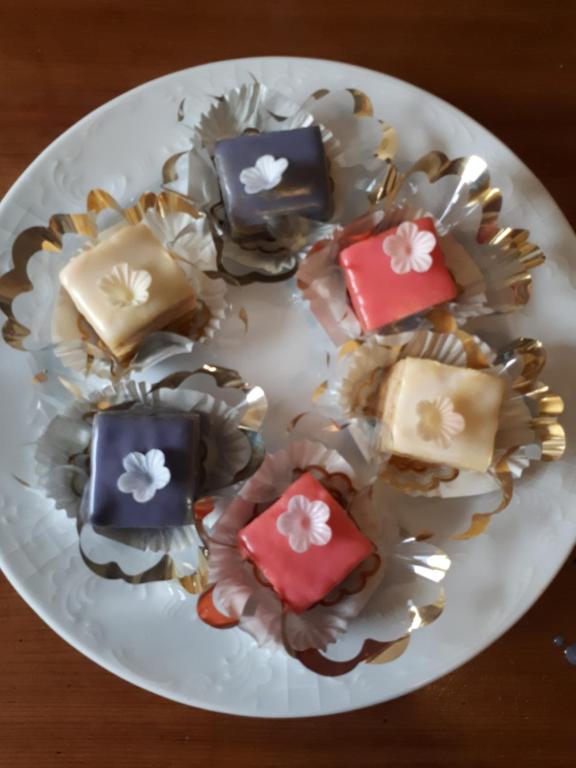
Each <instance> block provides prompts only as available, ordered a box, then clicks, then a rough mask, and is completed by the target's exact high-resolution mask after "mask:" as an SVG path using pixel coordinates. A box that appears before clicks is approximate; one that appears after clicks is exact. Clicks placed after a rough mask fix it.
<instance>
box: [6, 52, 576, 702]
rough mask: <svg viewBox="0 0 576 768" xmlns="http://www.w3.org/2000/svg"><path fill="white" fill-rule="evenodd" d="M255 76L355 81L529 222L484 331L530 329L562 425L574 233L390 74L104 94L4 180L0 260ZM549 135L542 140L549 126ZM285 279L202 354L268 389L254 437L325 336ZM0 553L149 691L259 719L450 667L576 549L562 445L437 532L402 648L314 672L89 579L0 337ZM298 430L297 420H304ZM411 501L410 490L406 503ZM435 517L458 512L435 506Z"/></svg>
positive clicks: (155, 591) (570, 369)
mask: <svg viewBox="0 0 576 768" xmlns="http://www.w3.org/2000/svg"><path fill="white" fill-rule="evenodd" d="M249 73H252V74H253V75H255V76H256V77H257V78H259V79H261V80H262V81H263V82H265V83H266V84H267V85H269V86H271V87H276V88H279V89H281V90H283V91H285V92H286V93H287V94H292V95H293V96H294V97H295V98H296V99H297V100H302V99H303V98H305V97H306V96H307V95H309V94H310V93H311V92H312V91H314V90H316V89H318V88H320V87H328V88H334V89H337V88H345V87H356V88H361V89H362V90H364V91H365V92H366V93H368V94H369V95H370V96H371V98H372V100H373V102H374V106H375V110H376V114H377V115H378V116H379V117H382V118H384V119H385V120H387V121H388V122H391V123H392V124H393V125H394V126H395V127H396V128H397V129H398V131H399V132H400V135H401V146H400V152H399V159H400V160H409V159H411V158H415V157H417V156H418V155H420V154H422V153H423V152H425V151H428V150H429V149H440V150H443V151H444V152H446V153H447V154H449V155H451V156H459V155H466V154H470V153H475V154H480V155H482V156H483V157H484V158H485V159H486V160H487V161H488V163H489V165H490V167H491V169H493V170H492V178H493V181H494V182H495V183H496V184H498V185H499V186H500V187H501V189H502V190H503V193H504V200H505V206H504V211H503V215H502V221H504V222H506V223H508V224H511V225H517V226H525V227H528V228H530V230H531V234H532V239H533V240H534V241H535V242H537V243H539V244H540V245H541V246H542V247H543V248H544V251H545V252H546V253H547V254H548V256H549V260H548V262H547V263H546V265H545V266H543V267H540V268H539V269H538V271H537V274H536V277H535V291H534V298H533V301H532V302H531V304H530V305H529V308H528V309H527V310H526V311H523V312H522V313H520V314H517V315H515V316H514V317H505V318H501V319H490V320H488V321H486V324H485V326H486V328H487V329H488V328H489V330H490V336H491V338H496V337H500V338H502V339H505V338H507V337H508V338H511V337H513V336H516V335H528V336H536V337H537V338H540V339H542V340H543V341H544V342H545V343H546V345H547V347H548V349H549V365H548V368H547V371H546V377H545V378H546V380H547V382H548V383H549V384H550V385H551V386H553V387H554V388H555V389H556V390H557V391H558V392H559V393H560V394H561V395H563V396H564V397H565V399H566V401H567V405H568V414H567V416H566V418H565V420H564V423H565V426H566V427H567V429H568V438H569V442H570V436H571V432H572V431H573V427H574V415H573V410H572V409H573V405H574V403H573V398H572V393H573V391H574V390H575V384H576V382H575V381H574V370H575V367H574V366H573V365H572V366H571V361H572V360H573V359H574V358H573V354H574V333H573V328H574V323H575V321H576V304H575V303H574V299H575V296H574V287H575V285H576V284H575V281H574V272H573V271H572V273H571V274H570V265H569V259H570V258H572V257H573V253H574V250H575V246H576V242H575V238H574V234H573V232H572V231H571V229H570V227H569V226H568V223H567V222H566V220H565V219H564V217H563V215H562V214H561V212H560V211H559V209H558V208H557V206H556V205H555V203H554V201H553V200H552V199H551V198H550V196H549V195H548V193H547V192H546V190H545V189H544V188H543V187H542V185H541V184H540V183H539V182H538V181H537V179H536V178H534V176H533V175H532V174H531V173H530V171H529V170H528V169H527V168H526V167H525V166H524V165H523V164H522V163H521V162H520V160H519V159H518V158H517V157H515V156H514V155H513V154H512V153H511V152H510V150H508V149H507V148H506V147H505V146H504V145H503V144H501V143H500V142H499V141H498V140H497V139H496V138H495V137H494V136H492V135H491V134H490V133H488V131H486V130H485V129H484V128H482V127H481V126H480V125H478V124H477V123H475V122H474V121H473V120H471V119H470V118H469V117H467V116H466V115H464V114H462V113H461V112H459V111H458V110H456V109H455V108H454V107H451V106H450V105H448V104H446V103H445V102H443V101H441V100H440V99H437V98H435V97H434V96H432V95H430V94H428V93H426V92H424V91H421V90H419V89H418V88H415V87H414V86H411V85H408V84H407V83H403V82H401V81H399V80H395V79H393V78H390V77H387V76H385V75H381V74H378V73H376V72H371V71H368V70H365V69H360V68H358V67H353V66H349V65H346V64H339V63H336V62H328V61H315V60H306V59H288V58H269V59H245V60H240V61H227V62H219V63H214V64H208V65H205V66H201V67H195V68H194V69H190V70H186V71H184V72H179V73H176V74H173V75H169V76H168V77H164V78H162V79H160V80H156V81H154V82H151V83H148V84H146V85H143V86H142V87H140V88H137V89H136V90H134V91H131V92H130V93H128V94H125V95H123V96H121V97H119V98H118V99H115V100H114V101H112V102H110V103H109V104H106V105H105V106H103V107H101V108H100V109H98V110H96V111H95V112H94V113H92V114H91V115H89V116H88V117H86V118H85V119H84V120H82V121H80V122H79V123H78V124H77V125H75V126H74V127H73V128H71V129H70V130H69V131H68V132H67V133H66V134H64V135H63V136H61V137H60V138H59V139H58V140H57V141H56V142H54V144H52V145H51V146H50V147H49V148H48V149H47V150H46V151H45V152H44V153H43V154H42V155H41V156H40V157H39V158H38V159H37V160H36V161H35V162H34V163H33V164H32V165H31V166H30V168H28V169H27V170H26V172H25V173H24V174H23V175H22V176H21V178H20V179H19V180H18V181H17V183H16V184H15V185H14V187H13V188H12V189H11V190H10V192H9V193H8V195H7V196H6V198H5V199H4V201H3V203H2V205H1V206H0V238H1V245H2V248H3V251H4V261H3V265H2V269H3V270H4V269H5V268H6V266H7V264H8V258H9V256H8V254H9V247H10V243H11V240H12V238H13V235H14V234H15V233H17V232H19V231H21V230H22V229H24V228H25V227H28V226H31V225H34V224H41V223H44V222H45V221H46V220H47V218H48V216H49V215H50V214H52V213H54V212H56V211H67V212H69V211H73V210H78V211H80V210H83V206H84V202H85V195H86V192H87V191H88V190H89V189H90V188H93V187H104V188H107V189H108V190H109V191H110V192H112V193H113V194H115V195H116V196H117V197H118V198H119V199H121V200H122V201H123V202H127V201H128V200H129V199H130V198H132V197H134V196H136V195H138V194H139V193H141V192H142V191H143V190H145V189H146V188H150V187H155V186H156V185H157V184H158V175H159V169H160V167H161V164H162V162H163V161H164V160H165V159H166V158H167V157H168V156H169V155H170V154H172V153H174V152H177V151H179V150H182V149H185V148H186V147H187V145H188V131H187V130H186V128H185V127H183V126H182V125H181V124H178V123H177V121H176V119H175V116H176V111H177V107H178V104H179V103H180V102H181V100H182V99H183V98H184V97H185V96H187V97H189V102H188V103H190V102H192V103H194V100H197V104H198V109H199V110H200V109H201V108H202V107H205V105H206V104H207V96H208V95H215V94H219V93H222V92H223V91H225V90H227V89H228V88H230V87H232V86H234V85H235V84H237V83H238V82H239V81H241V80H245V79H246V77H247V75H248V74H249ZM549 140H550V141H553V136H552V135H550V137H549ZM293 290H294V289H293V288H291V287H290V286H289V285H286V284H283V285H278V286H273V287H264V286H253V287H250V288H247V289H245V290H244V291H243V292H242V294H236V296H235V303H236V310H237V309H238V308H239V307H240V306H245V307H246V308H247V310H248V314H249V321H250V328H249V332H248V334H247V335H246V337H245V339H244V342H243V345H242V347H238V346H234V345H233V344H232V343H231V341H230V340H228V342H227V341H226V339H227V337H226V334H223V335H222V336H221V337H220V338H221V340H220V342H219V343H218V344H217V345H215V346H213V347H212V348H211V349H210V350H209V351H208V350H204V351H203V352H202V353H201V354H202V356H203V358H204V359H210V360H213V361H215V362H220V363H222V364H225V365H228V366H231V367H236V368H238V369H239V370H240V371H241V372H242V373H243V375H244V376H245V377H246V378H247V379H248V380H250V381H252V382H254V383H256V382H257V383H259V384H261V385H263V386H264V387H265V388H266V389H267V392H268V395H269V398H270V401H271V402H272V404H273V405H272V414H271V418H270V420H269V424H268V428H267V434H266V436H267V438H268V440H269V442H270V444H271V445H272V446H274V445H279V444H280V443H281V442H282V440H285V439H286V431H285V430H286V424H287V422H288V420H289V419H290V418H291V417H292V416H294V415H295V414H296V413H298V412H300V411H302V410H304V409H305V407H306V405H303V403H307V402H308V398H309V393H310V391H311V389H310V388H311V386H312V383H313V382H316V383H317V375H316V374H317V371H316V374H315V367H316V366H317V364H318V363H317V361H318V360H319V359H320V358H321V357H323V350H324V349H325V348H327V347H328V342H327V340H326V339H325V337H324V335H323V333H322V331H321V330H320V329H319V328H317V327H316V326H315V324H314V322H313V320H312V319H311V317H310V316H309V315H308V313H306V312H304V311H302V309H301V308H296V307H295V306H294V302H293ZM0 366H1V370H2V376H1V377H0V402H1V403H2V408H1V410H0V434H1V435H3V439H2V441H1V442H0V466H1V467H2V478H1V486H0V487H1V488H2V493H1V496H0V531H1V534H0V562H1V564H2V567H3V569H4V572H5V573H6V575H7V577H8V579H9V580H10V581H11V582H12V584H13V585H14V587H15V588H16V589H17V590H18V592H19V593H20V594H21V595H22V597H23V598H24V599H25V600H26V601H27V602H28V603H29V604H30V605H31V606H32V607H33V608H34V610H35V611H36V612H37V613H38V614H39V615H40V616H41V617H42V618H43V619H44V621H46V622H47V623H48V624H49V625H50V626H51V627H52V628H53V629H54V630H55V631H56V632H58V633H59V634H60V635H61V636H62V637H64V638H65V639H66V640H67V641H68V642H69V643H70V644H71V645H73V646H74V647H76V648H77V649H78V650H80V651H82V652H83V653H84V654H86V655H87V656H89V657H90V658H91V659H93V660H94V661H96V662H97V663H99V664H101V665H102V666H103V667H106V668H107V669H109V670H110V671H112V672H114V673H115V674H117V675H119V676H120V677H123V678H125V679H126V680H128V681H130V682H132V683H134V684H136V685H139V686H142V687H143V688H147V689H148V690H150V691H154V692H155V693H158V694H160V695H162V696H166V697H168V698H171V699H174V700H177V701H181V702H184V703H186V704H191V705H195V706H199V707H205V708H207V709H213V710H219V711H224V712H233V713H237V714H244V715H255V716H260V717H273V716H274V717H283V716H290V717H291V716H295V717H302V716H308V715H320V714H328V713H332V712H339V711H345V710H350V709H354V708H357V707H363V706H366V705H369V704H374V703H377V702H381V701H386V700H388V699H392V698H394V697H396V696H400V695H402V694H405V693H407V692H409V691H412V690H414V689H416V688H419V687H420V686H423V685H425V684H426V683H429V682H430V681H432V680H434V679H436V678H438V677H440V676H442V675H444V674H446V673H447V672H448V671H450V670H452V669H454V668H455V667H457V666H459V665H460V664H463V663H464V662H466V661H468V660H469V659H471V658H472V657H473V656H474V655H475V654H477V653H479V652H480V651H481V650H483V649H484V648H486V647H487V646H488V645H489V644H490V643H492V642H493V641H494V640H495V639H496V638H497V637H498V636H499V635H500V634H502V633H503V632H505V631H506V630H507V629H508V628H509V627H510V626H511V625H512V624H513V623H514V622H515V621H517V619H518V618H519V617H520V616H521V615H522V614H523V613H524V612H525V611H526V610H527V609H528V608H529V607H530V606H531V605H532V603H533V602H534V601H535V600H536V599H537V598H538V597H539V595H540V594H541V593H542V591H543V590H544V589H545V588H546V586H547V585H548V584H549V582H550V581H551V579H552V578H553V577H554V575H555V574H556V572H557V570H558V568H559V567H560V565H561V564H562V562H563V561H564V559H565V558H566V556H567V555H568V553H569V551H570V549H571V547H572V546H573V543H574V535H575V530H576V505H575V504H574V503H573V497H574V490H575V488H576V476H575V475H574V473H573V471H572V468H571V466H570V462H571V458H572V456H573V453H572V451H571V449H569V452H568V455H567V458H566V459H565V460H564V461H562V462H559V463H558V464H555V465H548V466H543V465H540V466H539V467H537V468H536V470H535V471H532V472H529V473H527V476H526V477H525V478H523V480H522V482H521V483H520V484H519V485H518V489H517V491H516V493H515V496H514V499H513V501H512V504H511V505H510V507H509V508H508V509H507V510H506V511H505V512H503V513H502V514H500V515H499V516H498V517H497V519H495V520H494V521H493V523H492V525H491V526H490V528H489V529H488V533H487V534H485V535H483V536H482V537H480V538H478V539H475V540H474V541H471V542H468V543H447V545H446V548H447V550H448V552H449V553H450V554H451V555H452V557H453V560H454V567H453V569H452V571H451V573H450V574H449V577H448V580H447V598H448V602H447V608H446V611H445V613H444V614H443V616H442V617H441V619H440V620H439V621H437V622H436V623H435V624H433V625H432V626H431V627H429V628H427V629H426V630H423V631H421V632H418V633H416V634H415V636H414V638H413V641H412V642H411V644H410V646H409V649H408V651H407V652H406V653H405V654H404V655H403V656H402V657H401V658H400V659H399V660H397V661H396V662H394V663H392V664H388V665H384V666H381V667H374V666H366V665H363V666H361V667H359V668H358V669H356V670H355V671H354V672H353V673H351V674H350V675H348V676H346V677H342V678H337V679H326V678H321V677H317V676H315V675H313V674H312V673H310V672H308V671H307V670H305V669H304V668H303V667H301V666H300V665H299V664H298V663H297V662H295V661H293V660H292V659H290V658H288V657H286V656H284V655H282V654H275V655H269V654H268V652H265V651H261V650H258V649H257V648H256V647H255V646H254V644H253V642H252V641H251V639H250V638H249V637H248V636H246V635H244V634H243V633H241V632H240V631H235V630H228V631H216V630H213V629H211V628H209V627H208V626H205V625H204V624H202V622H201V621H200V620H199V619H198V618H197V617H196V612H195V605H194V602H195V598H192V597H191V596H188V595H185V594H184V593H183V592H182V590H180V589H179V588H178V587H176V586H173V585H170V584H166V583H162V584H155V585H150V586H144V587H133V586H129V585H127V584H124V583H115V582H109V581H105V580H102V579H98V578H97V577H96V576H93V575H91V574H90V573H89V572H88V570H87V569H86V568H85V567H84V566H83V564H82V562H81V560H80V557H79V555H78V551H77V543H76V532H75V527H74V524H73V523H72V522H71V521H69V520H67V519H66V518H65V517H64V516H63V515H61V514H59V513H57V512H55V511H53V510H51V509H50V507H49V505H48V504H47V503H46V502H44V501H43V500H42V499H41V498H39V497H37V496H35V495H34V494H32V493H31V492H29V491H26V490H25V489H24V488H23V487H22V486H20V485H18V484H17V483H16V482H15V481H14V480H13V479H12V476H11V473H12V472H13V471H15V470H16V471H17V468H18V467H17V451H16V448H17V445H18V444H21V443H25V442H26V441H28V440H30V439H31V438H32V437H33V435H34V431H35V423H34V422H35V409H34V397H33V392H32V386H31V384H30V369H29V363H28V360H27V357H26V356H25V355H23V354H21V353H17V352H14V351H13V350H11V349H8V348H7V347H5V346H4V345H2V348H1V349H0ZM299 434H300V435H302V432H299ZM409 504H410V505H411V504H412V502H408V501H407V502H406V509H408V508H409ZM445 514H446V523H447V526H446V527H447V529H450V528H452V529H454V527H455V526H457V525H458V521H459V520H461V518H462V515H463V514H464V511H463V509H462V508H460V507H459V506H458V505H454V503H453V502H450V504H449V505H448V506H447V508H446V512H445Z"/></svg>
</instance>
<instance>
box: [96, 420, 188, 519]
mask: <svg viewBox="0 0 576 768" xmlns="http://www.w3.org/2000/svg"><path fill="white" fill-rule="evenodd" d="M200 432H201V417H200V415H199V414H196V413H185V412H181V413H180V412H176V411H147V412H139V413H137V412H132V411H118V412H115V411H108V412H104V413H100V414H98V415H97V416H96V418H95V420H94V429H93V437H92V447H91V474H90V491H89V517H90V521H91V522H92V523H93V524H94V525H97V526H109V527H113V528H169V527H173V526H177V525H184V524H186V523H189V522H190V521H191V520H190V517H191V512H192V504H193V501H194V497H195V494H196V492H197V491H198V486H199V471H200V462H199V453H200ZM154 452H156V454H159V453H161V454H162V456H161V458H162V461H160V457H159V456H158V455H155V454H154ZM135 454H140V455H141V456H142V457H144V458H146V457H148V458H149V459H150V460H149V461H148V462H147V465H148V466H144V463H143V462H142V461H141V462H139V463H140V465H141V467H140V468H141V469H142V471H143V472H144V471H145V472H147V473H149V477H148V478H147V480H148V481H149V482H148V485H149V486H150V488H149V489H147V488H142V491H143V493H142V494H141V495H140V499H142V498H143V499H144V500H139V499H138V498H136V494H135V493H134V490H135V488H136V484H135V483H133V482H130V481H131V480H132V479H134V478H133V473H134V469H135V467H134V462H130V461H127V459H128V457H130V456H132V457H133V456H134V455H135ZM166 470H167V472H166ZM131 476H132V477H131ZM144 485H145V484H144ZM152 486H153V487H152Z"/></svg>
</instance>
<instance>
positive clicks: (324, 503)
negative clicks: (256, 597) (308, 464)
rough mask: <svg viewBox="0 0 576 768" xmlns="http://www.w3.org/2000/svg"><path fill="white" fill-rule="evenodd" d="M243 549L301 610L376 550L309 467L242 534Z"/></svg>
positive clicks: (278, 590) (291, 604)
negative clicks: (311, 472)
mask: <svg viewBox="0 0 576 768" xmlns="http://www.w3.org/2000/svg"><path fill="white" fill-rule="evenodd" d="M238 542H239V546H240V549H241V551H242V553H243V555H244V556H245V557H246V558H247V559H249V560H251V561H252V562H253V563H254V564H255V565H256V566H257V568H258V569H259V570H260V571H261V572H262V574H263V575H264V576H265V577H266V578H267V579H268V581H269V582H270V584H271V585H272V587H273V589H274V590H275V592H276V593H277V594H278V596H279V597H280V599H281V600H282V601H283V603H284V604H285V605H287V606H288V607H289V608H290V609H291V610H292V611H294V612H295V613H301V612H302V611H305V610H307V609H308V608H310V607H311V606H313V605H315V604H316V603H318V602H319V601H321V600H322V599H323V598H324V597H326V595H327V594H328V593H329V592H330V591H331V590H332V589H334V587H336V586H337V585H338V584H340V583H341V582H342V581H343V580H344V579H345V578H346V576H348V574H349V573H350V572H351V571H352V570H353V569H354V568H356V566H357V565H359V564H360V563H361V562H363V561H364V560H365V559H366V558H367V557H368V556H369V555H370V554H371V553H372V551H373V545H372V543H371V542H370V541H369V540H368V539H367V538H366V537H365V536H364V535H363V534H362V533H361V532H360V531H359V529H358V528H357V527H356V525H355V523H354V522H353V520H352V519H351V518H350V516H349V515H348V514H347V512H346V511H345V510H344V509H343V508H342V507H341V506H340V504H338V502H337V501H336V500H335V499H334V498H333V496H332V495H331V494H330V493H329V492H328V491H327V490H326V489H325V488H324V486H323V485H322V484H321V483H320V482H319V481H318V480H316V478H315V477H314V476H313V475H312V474H310V473H306V474H303V475H301V477H300V478H299V479H298V480H296V482H294V483H292V485H290V486H289V487H288V488H287V489H286V491H284V493H283V494H282V496H281V497H280V498H279V499H278V500H277V501H276V502H275V503H274V504H272V506H270V507H268V509H266V510H265V511H264V512H262V514H260V515H259V516H258V517H256V518H255V519H254V520H253V521H252V522H251V523H249V525H247V526H246V527H245V528H243V529H242V530H241V531H240V532H239V534H238Z"/></svg>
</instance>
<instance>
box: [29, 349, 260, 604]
mask: <svg viewBox="0 0 576 768" xmlns="http://www.w3.org/2000/svg"><path fill="white" fill-rule="evenodd" d="M141 408H145V409H147V410H149V409H154V408H170V409H172V410H182V411H185V412H190V411H194V412H200V413H204V414H206V417H207V419H208V421H209V423H210V435H209V437H208V438H207V439H206V440H204V443H203V453H204V455H203V462H202V469H203V482H202V486H203V489H204V492H205V493H212V492H215V491H220V490H221V489H225V488H233V487H235V486H236V485H237V484H238V483H241V482H242V481H244V480H245V479H246V478H247V477H250V476H251V475H252V474H253V473H254V472H255V471H256V469H257V468H258V467H259V466H260V464H261V462H262V460H263V457H264V448H263V443H262V438H261V435H260V429H261V427H262V423H263V421H264V418H265V415H266V411H267V400H266V396H265V394H264V391H263V390H262V389H261V388H260V387H258V386H252V385H250V384H248V383H247V382H245V381H244V380H243V379H242V378H241V377H240V375H239V374H238V373H237V372H236V371H233V370H231V369H227V368H222V367H219V366H215V365H210V364H205V365H203V366H202V367H201V368H199V369H197V370H196V371H192V372H190V371H187V372H180V373H175V374H172V375H170V376H167V377H166V378H164V379H162V380H161V381H157V382H156V383H153V384H147V383H144V382H135V381H121V382H117V383H116V384H111V385H109V386H108V387H105V388H103V389H102V390H99V391H98V392H94V393H92V394H89V395H85V396H84V397H78V398H76V399H74V400H73V401H72V402H71V403H70V404H69V405H68V406H67V407H66V408H65V409H64V410H63V411H61V412H60V413H58V414H57V415H55V416H54V417H53V418H52V419H51V420H50V422H49V424H48V425H47V428H46V429H45V431H44V432H43V434H42V436H41V437H40V439H39V440H38V443H37V445H36V450H35V460H36V470H35V479H34V481H33V483H32V485H33V487H35V488H36V489H37V490H38V491H39V492H41V493H43V494H44V495H45V496H47V498H49V499H50V500H51V501H52V503H53V504H54V506H55V507H56V509H61V510H63V511H65V512H66V514H67V515H68V516H69V517H71V518H75V519H76V523H77V527H78V533H79V543H80V553H81V556H82V558H83V560H84V562H85V563H86V565H87V566H88V567H89V568H90V569H91V570H92V571H93V572H94V573H96V574H97V575H99V576H102V577H103V578H109V579H122V580H123V581H126V582H128V583H130V584H137V583H143V582H149V581H158V580H166V579H173V578H180V579H183V580H184V583H185V585H186V588H187V589H188V590H189V591H190V590H191V589H192V586H193V585H194V584H196V583H197V582H198V579H197V578H196V575H197V570H198V568H199V567H200V565H201V564H202V563H203V562H204V560H203V545H202V541H201V538H200V536H199V535H198V532H197V530H196V525H195V523H194V522H192V523H191V524H189V525H184V526H180V527H177V528H167V529H159V530H155V531H149V530H143V529H126V530H117V529H107V528H94V527H93V526H92V525H91V524H90V523H89V522H88V521H87V519H86V518H87V515H86V511H85V509H84V505H85V501H86V493H85V490H86V489H87V485H88V480H89V473H90V468H89V452H90V443H91V435H92V420H93V417H94V416H95V414H97V413H99V412H101V411H105V410H110V409H122V410H125V409H141ZM200 506H201V505H200ZM159 554H162V557H161V559H158V555H159ZM124 561H127V562H128V563H129V564H128V565H126V564H125V563H124ZM143 562H144V563H146V565H145V567H142V565H141V564H142V563H143ZM198 583H199V582H198Z"/></svg>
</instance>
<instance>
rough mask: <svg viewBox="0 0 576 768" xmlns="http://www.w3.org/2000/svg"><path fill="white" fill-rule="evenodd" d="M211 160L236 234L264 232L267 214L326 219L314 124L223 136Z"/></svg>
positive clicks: (322, 159)
mask: <svg viewBox="0 0 576 768" xmlns="http://www.w3.org/2000/svg"><path fill="white" fill-rule="evenodd" d="M214 162H215V164H216V170H217V173H218V179H219V182H220V189H221V191H222V198H223V201H224V206H225V209H226V214H227V216H228V221H229V223H230V227H231V229H232V232H233V234H235V235H236V236H240V237H243V236H244V237H245V236H251V235H258V234H262V233H264V232H265V231H266V217H267V216H286V215H289V214H298V215H299V216H306V217H308V218H311V219H316V220H319V221H326V220H327V219H329V218H330V216H331V215H332V190H331V181H330V177H329V174H328V164H327V160H326V156H325V154H324V145H323V142H322V134H321V132H320V130H319V128H317V127H316V126H310V127H308V128H297V129H294V130H290V131H272V132H270V133H258V134H246V135H244V136H238V137H236V138H233V139H223V140H222V141H219V142H217V144H216V147H215V150H214Z"/></svg>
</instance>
